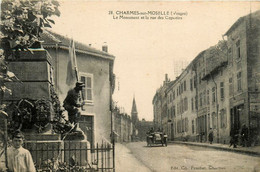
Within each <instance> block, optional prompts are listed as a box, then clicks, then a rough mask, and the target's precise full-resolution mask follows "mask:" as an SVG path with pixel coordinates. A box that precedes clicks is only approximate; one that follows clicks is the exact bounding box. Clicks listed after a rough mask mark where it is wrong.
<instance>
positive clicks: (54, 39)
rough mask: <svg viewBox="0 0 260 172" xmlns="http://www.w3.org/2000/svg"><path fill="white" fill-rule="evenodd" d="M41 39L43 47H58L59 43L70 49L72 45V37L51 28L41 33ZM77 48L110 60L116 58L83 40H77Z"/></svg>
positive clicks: (80, 51)
mask: <svg viewBox="0 0 260 172" xmlns="http://www.w3.org/2000/svg"><path fill="white" fill-rule="evenodd" d="M41 39H42V41H43V43H42V44H43V47H45V48H56V45H57V44H58V47H59V48H64V49H68V47H69V45H70V40H71V39H70V38H68V37H66V36H63V35H60V34H58V33H55V32H53V31H50V30H44V32H43V33H42V34H41ZM75 49H76V52H79V53H85V54H89V55H93V56H99V57H103V58H106V59H109V60H114V58H115V56H113V55H111V54H109V53H107V52H104V51H100V50H97V49H95V48H93V47H90V46H87V45H85V44H83V43H81V42H78V41H75Z"/></svg>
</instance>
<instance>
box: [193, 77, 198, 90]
mask: <svg viewBox="0 0 260 172" xmlns="http://www.w3.org/2000/svg"><path fill="white" fill-rule="evenodd" d="M193 82H194V88H196V87H197V79H196V76H194V79H193Z"/></svg>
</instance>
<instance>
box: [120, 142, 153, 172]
mask: <svg viewBox="0 0 260 172" xmlns="http://www.w3.org/2000/svg"><path fill="white" fill-rule="evenodd" d="M115 157H116V158H115V166H116V172H133V171H142V172H150V171H151V170H149V169H148V168H147V167H146V166H144V165H143V164H142V163H141V162H140V161H138V160H137V159H136V158H135V156H134V155H133V154H132V152H131V151H130V150H129V149H128V148H127V147H126V146H125V145H123V144H120V143H116V145H115Z"/></svg>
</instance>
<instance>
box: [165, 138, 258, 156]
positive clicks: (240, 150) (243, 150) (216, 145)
mask: <svg viewBox="0 0 260 172" xmlns="http://www.w3.org/2000/svg"><path fill="white" fill-rule="evenodd" d="M169 144H185V145H192V146H201V147H208V148H213V149H219V150H224V151H230V152H237V153H243V154H248V155H255V156H260V146H253V147H242V146H237V148H233V146H231V147H229V145H227V144H220V143H212V144H210V143H200V142H182V141H169Z"/></svg>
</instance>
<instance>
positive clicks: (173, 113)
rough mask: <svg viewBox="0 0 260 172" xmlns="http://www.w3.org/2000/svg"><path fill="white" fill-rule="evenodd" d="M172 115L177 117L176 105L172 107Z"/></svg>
mask: <svg viewBox="0 0 260 172" xmlns="http://www.w3.org/2000/svg"><path fill="white" fill-rule="evenodd" d="M172 115H173V117H175V106H173V107H172Z"/></svg>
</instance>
